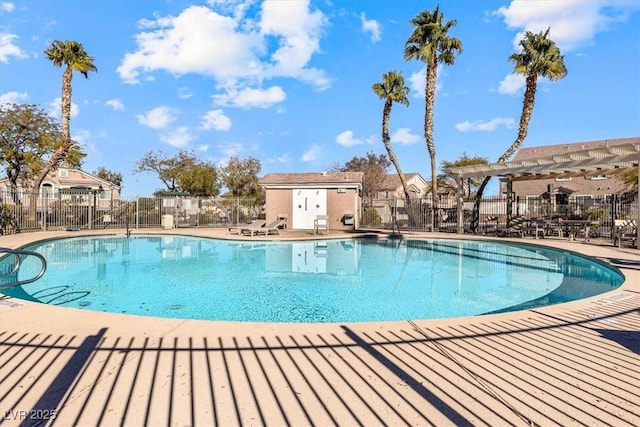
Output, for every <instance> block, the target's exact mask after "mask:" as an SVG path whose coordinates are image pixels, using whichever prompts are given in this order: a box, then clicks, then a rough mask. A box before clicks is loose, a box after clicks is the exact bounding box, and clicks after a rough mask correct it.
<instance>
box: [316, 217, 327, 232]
mask: <svg viewBox="0 0 640 427" xmlns="http://www.w3.org/2000/svg"><path fill="white" fill-rule="evenodd" d="M320 230H325V231H326V232H327V234H329V217H328V216H327V215H316V219H315V220H314V221H313V234H318V233H320Z"/></svg>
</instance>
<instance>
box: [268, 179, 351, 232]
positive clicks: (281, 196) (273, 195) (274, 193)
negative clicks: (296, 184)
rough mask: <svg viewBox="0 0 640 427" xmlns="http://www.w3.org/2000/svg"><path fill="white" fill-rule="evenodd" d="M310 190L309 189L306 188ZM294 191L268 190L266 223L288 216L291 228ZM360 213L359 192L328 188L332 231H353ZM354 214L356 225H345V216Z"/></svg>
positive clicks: (283, 189) (285, 189)
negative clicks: (341, 191) (339, 191)
mask: <svg viewBox="0 0 640 427" xmlns="http://www.w3.org/2000/svg"><path fill="white" fill-rule="evenodd" d="M306 188H308V187H306ZM293 191H294V190H293V189H291V188H267V189H266V194H265V200H266V218H265V219H266V221H267V223H269V222H272V221H275V220H276V218H278V217H279V216H280V215H283V214H284V215H286V216H287V218H289V226H291V218H292V215H293V210H292V203H293ZM359 212H360V196H359V194H358V190H356V189H352V188H347V189H346V191H345V192H344V193H338V189H337V188H327V215H328V216H329V229H332V230H351V229H353V228H354V226H355V227H356V228H357V227H358V226H359V225H360V224H359ZM347 213H349V214H353V215H354V218H355V224H354V225H344V224H343V222H342V221H343V217H344V214H347Z"/></svg>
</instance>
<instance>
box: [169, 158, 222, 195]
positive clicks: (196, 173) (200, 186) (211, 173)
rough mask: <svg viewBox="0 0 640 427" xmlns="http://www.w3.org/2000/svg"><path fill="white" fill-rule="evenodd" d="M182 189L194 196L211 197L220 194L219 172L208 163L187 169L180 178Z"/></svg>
mask: <svg viewBox="0 0 640 427" xmlns="http://www.w3.org/2000/svg"><path fill="white" fill-rule="evenodd" d="M178 183H179V185H180V188H181V189H182V191H184V192H185V193H189V194H191V195H193V196H204V197H211V196H217V195H218V193H219V192H220V184H219V183H218V171H217V170H216V168H215V166H214V165H213V164H211V163H208V162H199V163H196V164H194V165H193V166H191V167H189V168H187V169H186V170H185V171H183V173H181V174H180V176H179V177H178Z"/></svg>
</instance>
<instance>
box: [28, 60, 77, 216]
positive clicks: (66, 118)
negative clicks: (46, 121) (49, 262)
mask: <svg viewBox="0 0 640 427" xmlns="http://www.w3.org/2000/svg"><path fill="white" fill-rule="evenodd" d="M72 78H73V70H72V69H71V67H67V68H66V69H65V70H64V73H62V100H61V110H62V111H61V115H62V124H61V130H62V141H61V143H60V145H59V146H58V149H57V150H56V151H55V152H54V153H53V155H52V156H51V159H49V163H48V164H47V165H46V166H45V167H44V168H42V171H41V172H40V174H39V175H38V176H37V177H36V179H35V181H34V182H33V184H32V187H31V196H30V198H29V216H30V217H31V218H32V219H34V220H35V219H36V216H37V212H38V206H37V203H38V195H39V193H40V186H41V185H42V182H43V181H44V179H45V178H46V177H47V174H49V172H51V171H55V170H57V169H58V167H59V166H60V164H61V163H62V162H63V161H64V160H65V158H66V157H67V154H68V153H69V151H70V150H71V148H72V147H73V140H72V139H71V79H72Z"/></svg>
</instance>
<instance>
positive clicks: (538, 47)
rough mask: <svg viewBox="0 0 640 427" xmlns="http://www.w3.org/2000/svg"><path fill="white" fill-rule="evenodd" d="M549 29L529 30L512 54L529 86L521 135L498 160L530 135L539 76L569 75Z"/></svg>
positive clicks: (476, 207)
mask: <svg viewBox="0 0 640 427" xmlns="http://www.w3.org/2000/svg"><path fill="white" fill-rule="evenodd" d="M549 31H550V28H547V29H546V30H545V31H541V32H539V33H537V34H534V33H532V32H531V31H527V32H526V33H525V35H524V38H523V39H522V40H520V47H521V48H522V51H521V52H520V53H514V54H512V55H511V56H510V57H509V60H510V61H511V62H513V64H514V71H515V72H516V73H518V74H522V75H524V76H525V78H526V87H525V91H524V99H523V101H522V112H521V113H520V124H519V126H518V136H517V137H516V140H515V141H514V142H513V144H511V146H510V147H509V148H508V149H507V151H505V152H504V154H503V155H502V156H500V158H499V159H498V163H504V162H506V161H507V160H509V159H510V158H511V156H512V155H513V153H515V152H516V150H517V149H518V148H520V145H522V143H523V142H524V140H525V138H526V137H527V131H528V129H529V121H530V120H531V115H532V113H533V107H534V106H535V101H536V91H537V88H538V77H545V78H547V79H549V80H551V81H554V80H559V79H562V78H564V77H565V76H566V75H567V67H566V66H565V64H564V56H562V55H561V54H560V48H558V46H556V43H555V42H554V41H553V40H551V39H550V38H549ZM490 179H491V177H490V176H486V177H485V178H484V180H483V181H482V184H481V185H480V188H479V189H478V193H477V194H476V199H475V202H474V206H473V217H472V221H471V230H472V231H474V232H475V231H476V230H477V228H478V223H479V217H480V200H481V198H482V193H483V192H484V189H485V187H486V186H487V184H488V183H489V180H490Z"/></svg>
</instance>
